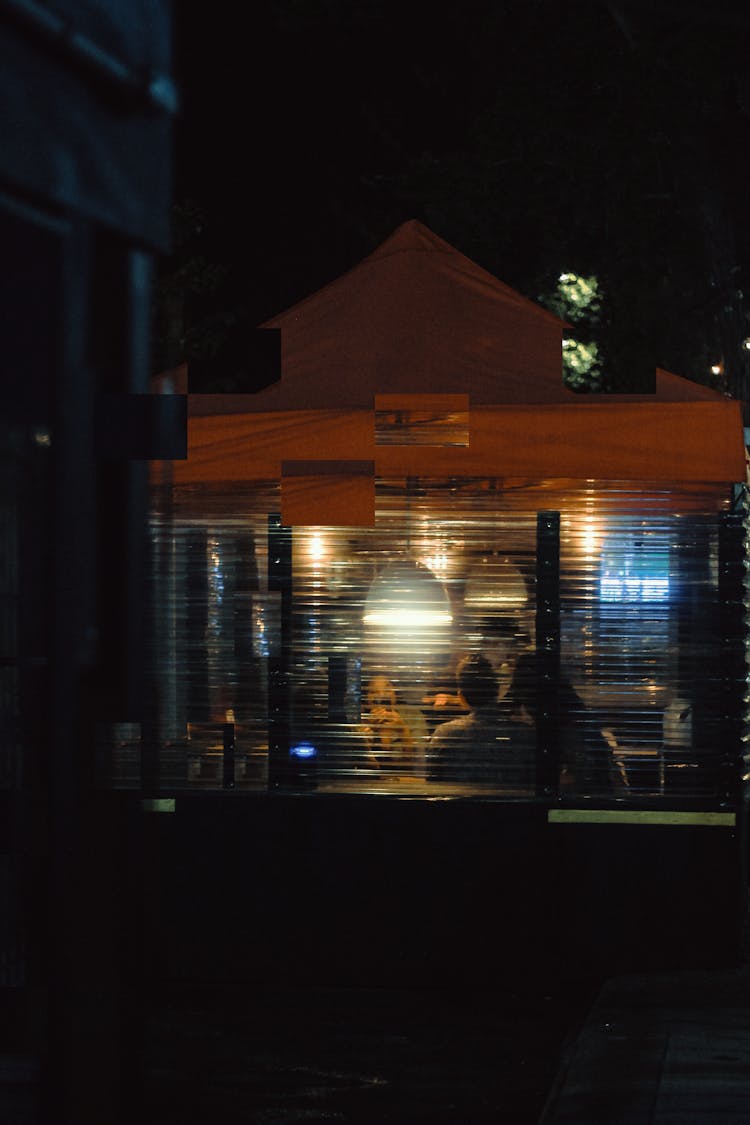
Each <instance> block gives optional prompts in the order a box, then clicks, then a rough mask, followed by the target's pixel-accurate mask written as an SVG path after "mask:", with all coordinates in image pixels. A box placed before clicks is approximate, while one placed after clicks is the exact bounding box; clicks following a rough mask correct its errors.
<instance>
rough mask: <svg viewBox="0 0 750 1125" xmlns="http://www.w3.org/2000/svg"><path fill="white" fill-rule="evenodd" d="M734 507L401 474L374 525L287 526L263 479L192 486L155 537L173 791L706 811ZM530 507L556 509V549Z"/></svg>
mask: <svg viewBox="0 0 750 1125" xmlns="http://www.w3.org/2000/svg"><path fill="white" fill-rule="evenodd" d="M728 509H729V497H727V499H726V502H725V501H723V500H721V501H720V502H719V503H718V504H717V503H716V502H715V500H714V501H713V502H712V503H707V501H706V496H705V494H703V493H702V492H701V490H696V492H695V494H693V495H688V494H686V493H684V492H683V491H677V490H671V489H669V488H666V487H658V488H657V487H653V488H644V486H637V485H628V484H623V485H606V486H604V485H601V484H595V483H594V482H578V483H570V482H564V483H556V482H546V483H539V484H533V483H529V482H508V481H505V482H502V481H494V480H484V479H483V480H423V479H419V480H416V479H408V480H404V479H400V480H387V481H386V480H379V481H378V482H377V491H376V523H375V527H374V528H355V527H352V528H341V527H338V528H330V527H295V528H294V529H285V528H280V527H279V521H278V517H277V516H276V513H278V511H279V493H278V487H277V486H275V485H273V484H268V485H262V486H258V485H253V486H250V485H231V486H227V487H225V488H218V487H212V488H210V489H209V488H205V487H203V488H201V487H195V486H194V487H192V488H186V489H183V490H179V489H178V490H176V491H175V493H174V495H173V497H171V499H170V503H169V506H168V507H165V506H164V505H161V506H159V507H157V506H155V510H154V515H153V520H152V525H151V537H152V563H151V593H150V602H151V607H152V609H151V630H150V632H151V644H150V651H149V653H148V668H149V680H150V683H151V685H152V690H151V692H150V694H149V698H150V701H151V703H150V711H149V714H148V715H147V716H145V726H146V727H147V728H148V731H149V738H150V740H151V744H152V745H156V746H157V747H158V748H159V755H158V756H159V769H160V771H161V779H162V781H163V782H164V783H169V784H172V785H178V784H183V785H190V786H217V787H221V786H225V787H226V786H230V787H237V788H243V787H247V788H266V787H269V786H271V787H276V786H281V787H304V788H306V789H315V790H318V791H334V792H367V793H378V792H383V793H391V792H396V793H405V794H408V793H414V794H430V795H435V796H442V795H445V796H450V795H467V796H471V795H487V794H497V795H499V796H503V797H505V798H508V799H510V798H517V799H529V798H534V797H537V796H540V795H542V796H545V797H549V796H557V795H558V794H559V795H560V796H561V797H562V798H563V799H565V798H567V797H570V798H571V799H576V800H578V799H579V798H580V797H581V796H585V795H590V796H593V797H611V796H613V795H614V796H617V797H623V798H628V797H637V796H638V795H642V794H646V795H651V796H653V795H655V794H665V795H669V794H674V793H679V794H680V796H681V797H696V798H705V797H712V796H715V795H716V794H717V793H719V792H720V791H723V790H722V787H724V788H726V785H727V777H728V776H730V779H731V776H732V771H734V774H736V775H737V776H739V771H740V770H741V751H742V744H741V733H742V731H741V712H742V707H743V698H744V693H745V653H744V635H743V626H742V622H743V614H744V609H743V606H742V576H743V574H744V561H743V557H741V556H740V557H737V556H736V554H735V555H732V553H731V551H730V552H729V554H727V547H726V542H728V541H729V540H726V537H725V539H724V540H722V538H721V534H722V533H721V524H722V520H724V521H726V518H727V517H726V512H727V511H728ZM540 512H555V513H559V529H560V531H559V542H557V541H555V542H552V543H551V546H550V542H547V541H545V543H542V541H541V540H540V539H539V532H538V515H539V513H540ZM735 540H737V534H735ZM735 540H732V542H734V541H735ZM737 541H739V542H740V548H741V547H742V539H741V528H740V532H739V540H737ZM558 550H559V570H558V553H557V552H558ZM550 552H551V553H550ZM722 552H723V553H722ZM725 556H726V557H725ZM550 568H551V569H550ZM550 574H552V575H553V581H552V583H551V584H550ZM558 575H559V580H558ZM540 590H541V591H543V602H544V604H543V605H541V604H538V601H539V598H538V594H539V591H540ZM550 591H551V593H550ZM540 621H543V622H544V630H543V635H542V633H540V632H539V628H538V625H539V622H540ZM538 634H539V635H538Z"/></svg>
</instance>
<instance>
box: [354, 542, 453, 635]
mask: <svg viewBox="0 0 750 1125" xmlns="http://www.w3.org/2000/svg"><path fill="white" fill-rule="evenodd" d="M452 621H453V614H452V613H451V605H450V601H449V599H448V595H447V594H446V592H445V588H444V586H443V585H442V583H440V582H439V581H438V580H437V578H436V577H435V575H434V574H433V573H432V571H431V570H428V568H427V567H426V566H422V565H421V563H417V562H411V561H409V560H406V559H405V560H402V561H400V562H397V563H392V564H390V565H389V566H387V567H386V568H385V569H384V570H383V571H382V573H381V574H379V575H378V576H377V578H375V580H374V581H373V583H372V585H371V587H370V592H369V593H368V595H367V600H366V601H365V612H364V622H365V625H369V626H371V627H375V628H377V629H379V630H383V631H387V632H389V633H394V634H402V635H404V636H405V637H412V638H413V636H414V634H415V633H420V632H422V631H430V630H436V629H437V630H440V629H445V628H446V627H447V626H449V625H450V624H451V623H452Z"/></svg>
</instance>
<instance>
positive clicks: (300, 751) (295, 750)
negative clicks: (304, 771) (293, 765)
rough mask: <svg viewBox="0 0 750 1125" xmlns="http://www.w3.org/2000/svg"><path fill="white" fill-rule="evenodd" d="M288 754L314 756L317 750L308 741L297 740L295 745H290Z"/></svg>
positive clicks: (304, 756)
mask: <svg viewBox="0 0 750 1125" xmlns="http://www.w3.org/2000/svg"><path fill="white" fill-rule="evenodd" d="M289 754H290V756H291V757H292V758H304V759H308V758H316V757H317V755H318V751H317V750H316V748H315V747H314V746H313V745H312V743H310V742H298V743H297V745H296V746H292V748H291V750H290V751H289Z"/></svg>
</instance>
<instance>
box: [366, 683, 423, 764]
mask: <svg viewBox="0 0 750 1125" xmlns="http://www.w3.org/2000/svg"><path fill="white" fill-rule="evenodd" d="M365 701H366V714H365V716H364V734H365V739H366V741H367V750H368V760H369V763H370V764H371V765H376V766H377V767H378V768H380V769H389V770H392V771H394V772H395V773H410V772H412V770H413V769H414V766H415V762H416V757H417V751H416V746H415V740H414V736H413V735H412V732H411V730H410V728H409V724H408V723H407V722H406V720H405V719H404V717H403V715H402V714H401V712H400V711H399V708H398V706H397V702H396V689H395V687H394V686H393V684H392V683H391V681H390V680H389V679H388V677H387V676H373V678H372V679H371V680H370V683H369V685H368V688H367V695H366V697H365Z"/></svg>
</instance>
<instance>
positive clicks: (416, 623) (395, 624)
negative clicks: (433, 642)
mask: <svg viewBox="0 0 750 1125" xmlns="http://www.w3.org/2000/svg"><path fill="white" fill-rule="evenodd" d="M452 620H453V616H452V614H450V613H448V612H447V611H446V610H439V609H409V608H401V607H398V606H396V607H394V608H393V609H375V610H372V611H371V612H370V613H366V614H365V617H364V621H365V625H381V626H384V627H386V628H389V629H393V628H398V629H425V628H428V627H430V626H433V625H450V623H451V622H452Z"/></svg>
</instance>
